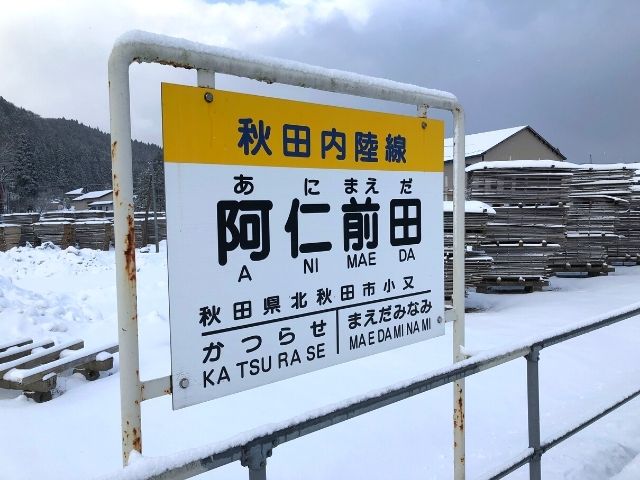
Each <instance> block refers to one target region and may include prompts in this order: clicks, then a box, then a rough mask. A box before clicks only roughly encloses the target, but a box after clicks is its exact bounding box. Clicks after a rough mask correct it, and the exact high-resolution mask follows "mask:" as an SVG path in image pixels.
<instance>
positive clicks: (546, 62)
mask: <svg viewBox="0 0 640 480" xmlns="http://www.w3.org/2000/svg"><path fill="white" fill-rule="evenodd" d="M639 19H640V1H636V0H628V1H606V0H598V1H595V0H593V1H591V0H563V1H553V0H549V1H547V0H536V1H533V0H532V1H524V0H523V1H510V0H504V1H497V0H493V1H490V0H486V1H482V0H476V1H457V0H443V1H435V0H434V1H431V0H423V1H419V0H393V1H380V0H282V1H259V2H241V1H228V2H205V1H203V0H182V1H174V2H168V1H159V0H109V1H86V0H69V1H63V0H60V1H55V2H52V1H46V0H43V1H33V0H20V1H19V2H5V3H4V4H3V5H2V9H1V15H0V65H1V66H2V70H1V72H0V96H3V97H5V98H6V99H7V100H9V101H11V102H13V103H15V104H17V105H19V106H22V107H24V108H27V109H29V110H32V111H34V112H36V113H38V114H39V115H42V116H45V117H65V118H74V119H78V120H79V121H81V122H83V123H86V124H89V125H91V126H96V127H99V128H100V129H102V130H105V131H108V126H109V112H108V98H107V93H108V92H107V58H108V55H109V52H110V50H111V47H112V45H113V42H114V40H115V39H116V38H117V37H118V36H119V35H120V34H121V33H123V32H125V31H127V30H131V29H142V30H148V31H152V32H157V33H163V34H166V35H172V36H178V37H183V38H188V39H190V40H194V41H198V42H203V43H207V44H214V45H220V46H225V47H231V48H236V49H240V50H247V51H251V52H254V53H260V54H265V55H272V56H278V57H283V58H290V59H294V60H298V61H303V62H307V63H311V64H317V65H322V66H326V67H331V68H338V69H343V70H351V71H355V72H358V73H362V74H367V75H374V76H379V77H385V78H390V79H394V80H398V81H402V82H408V83H414V84H417V85H421V86H425V87H431V88H438V89H441V90H448V91H450V92H452V93H454V94H456V95H457V96H458V98H459V99H460V100H461V102H462V103H463V105H464V107H465V109H466V113H467V133H476V132H480V131H486V130H493V129H500V128H507V127H512V126H517V125H530V126H532V127H533V128H534V129H535V130H537V131H538V132H539V133H540V134H541V135H542V136H544V137H545V138H546V139H547V140H549V141H550V142H551V143H552V144H553V145H555V146H556V147H558V148H559V149H560V150H561V151H562V152H563V153H564V154H565V155H566V156H567V157H568V159H569V160H570V161H574V162H577V163H584V162H588V161H589V154H591V155H592V156H593V161H594V162H602V161H603V160H606V161H607V162H611V161H624V162H630V161H640V153H639V152H640V149H639V148H638V143H639V136H640V133H639V130H640V128H639V127H640V121H639V120H638V118H639V116H638V109H639V108H640V94H639V93H638V88H640V26H639V25H638V20H639ZM161 81H169V82H176V83H178V82H180V83H187V84H194V83H195V73H193V72H187V71H183V70H176V69H173V68H171V67H161V66H149V65H143V66H134V67H132V115H133V134H134V137H136V138H139V139H141V140H144V141H152V142H155V143H160V136H161V118H160V82H161ZM217 87H218V88H225V89H233V90H240V91H245V92H256V93H260V94H267V95H269V94H273V95H278V96H283V95H286V96H292V97H294V98H299V99H306V100H309V99H311V100H316V101H328V102H331V103H342V104H344V105H347V106H358V107H369V108H375V109H383V110H387V111H394V112H407V113H413V111H412V110H408V109H407V107H403V106H397V105H388V104H381V103H374V102H369V101H363V100H360V99H350V98H342V97H338V96H334V97H330V98H329V97H327V96H326V95H318V94H316V93H314V92H309V91H298V89H295V91H294V89H291V88H282V87H280V88H278V87H274V86H266V85H254V84H253V83H252V82H247V81H240V80H237V79H231V78H221V79H219V80H218V82H217ZM443 118H445V119H446V120H447V121H448V123H449V129H450V118H449V117H448V116H445V117H443ZM449 131H450V130H449Z"/></svg>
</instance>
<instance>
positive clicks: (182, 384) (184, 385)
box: [178, 378, 189, 388]
mask: <svg viewBox="0 0 640 480" xmlns="http://www.w3.org/2000/svg"><path fill="white" fill-rule="evenodd" d="M178 385H180V388H187V387H188V386H189V379H188V378H181V379H180V382H178Z"/></svg>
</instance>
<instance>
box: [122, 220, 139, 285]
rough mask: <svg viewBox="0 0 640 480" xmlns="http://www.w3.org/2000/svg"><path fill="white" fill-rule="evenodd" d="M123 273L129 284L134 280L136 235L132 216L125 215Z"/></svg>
mask: <svg viewBox="0 0 640 480" xmlns="http://www.w3.org/2000/svg"><path fill="white" fill-rule="evenodd" d="M124 256H125V271H126V272H127V277H128V278H129V281H130V282H133V281H135V279H136V234H135V224H134V222H133V215H131V214H129V215H127V238H126V240H125V245H124Z"/></svg>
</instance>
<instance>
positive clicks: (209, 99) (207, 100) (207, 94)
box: [204, 92, 213, 103]
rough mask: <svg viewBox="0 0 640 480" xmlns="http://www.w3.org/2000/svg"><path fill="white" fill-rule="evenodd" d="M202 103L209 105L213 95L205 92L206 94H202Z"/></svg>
mask: <svg viewBox="0 0 640 480" xmlns="http://www.w3.org/2000/svg"><path fill="white" fill-rule="evenodd" d="M204 101H205V102H207V103H211V102H213V93H211V92H206V93H205V94H204Z"/></svg>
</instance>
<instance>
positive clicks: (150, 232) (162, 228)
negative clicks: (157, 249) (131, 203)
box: [134, 212, 167, 248]
mask: <svg viewBox="0 0 640 480" xmlns="http://www.w3.org/2000/svg"><path fill="white" fill-rule="evenodd" d="M153 222H154V212H149V214H148V216H147V214H146V212H135V216H134V225H135V233H136V247H138V248H140V247H146V246H147V245H148V244H152V243H155V241H156V236H155V227H154V224H153ZM145 230H146V238H147V241H146V243H145V242H144V238H145ZM166 238H167V217H166V216H165V213H164V212H158V241H161V240H165V239H166Z"/></svg>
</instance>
